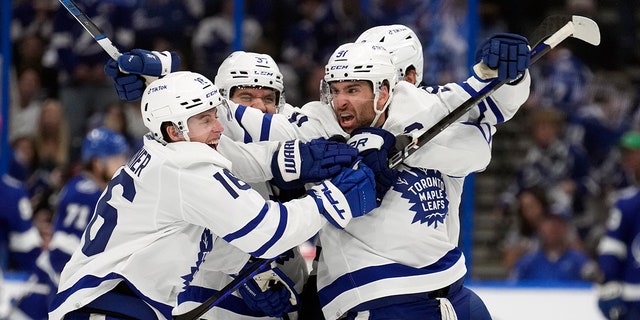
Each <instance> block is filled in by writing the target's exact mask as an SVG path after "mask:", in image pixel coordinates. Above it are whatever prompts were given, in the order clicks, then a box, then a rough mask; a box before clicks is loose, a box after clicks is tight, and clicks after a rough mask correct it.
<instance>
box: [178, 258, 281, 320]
mask: <svg viewBox="0 0 640 320" xmlns="http://www.w3.org/2000/svg"><path fill="white" fill-rule="evenodd" d="M274 260H275V258H273V259H259V260H256V261H255V262H253V264H252V265H250V266H249V267H248V268H247V269H245V271H244V272H242V273H241V274H239V275H238V276H237V277H235V278H234V279H233V280H232V281H231V282H229V283H228V284H227V285H226V286H224V288H222V289H220V291H218V292H216V293H215V294H214V295H212V296H211V297H209V298H208V299H207V300H205V301H204V302H203V303H202V304H200V305H199V306H197V307H196V308H194V309H193V310H191V311H189V312H186V313H183V314H179V315H175V316H173V320H197V319H198V318H200V316H201V315H203V314H205V313H206V312H207V311H209V309H211V308H213V307H214V306H216V305H217V304H218V303H220V301H222V299H224V298H226V297H228V296H229V295H231V294H232V293H233V292H234V291H236V290H238V288H240V286H242V285H243V284H244V283H245V282H247V280H249V278H253V277H254V276H255V275H257V274H258V273H262V272H265V271H267V270H269V269H271V262H273V261H274Z"/></svg>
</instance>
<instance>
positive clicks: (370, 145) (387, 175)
mask: <svg viewBox="0 0 640 320" xmlns="http://www.w3.org/2000/svg"><path fill="white" fill-rule="evenodd" d="M347 143H349V144H350V145H352V146H353V147H355V148H357V149H358V151H359V152H360V153H359V155H360V157H361V158H362V163H364V164H365V165H367V167H369V168H371V170H372V171H373V173H374V174H375V177H376V204H377V206H378V207H379V206H380V204H381V203H382V198H384V195H385V194H386V193H387V191H389V189H390V188H391V186H392V185H393V183H394V182H395V181H396V179H397V178H398V171H397V170H395V169H390V168H389V160H388V157H389V154H390V153H391V154H394V153H395V152H394V147H395V144H396V138H395V136H394V135H393V134H391V133H390V132H389V131H386V130H384V129H380V128H373V127H367V128H358V129H355V130H353V132H352V133H351V138H350V139H349V141H348V142H347Z"/></svg>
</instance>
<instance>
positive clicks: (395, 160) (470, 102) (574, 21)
mask: <svg viewBox="0 0 640 320" xmlns="http://www.w3.org/2000/svg"><path fill="white" fill-rule="evenodd" d="M558 18H559V19H564V20H565V21H566V20H568V21H566V23H564V25H563V26H562V27H560V28H559V29H557V30H556V31H555V32H554V33H553V34H551V35H550V36H548V37H545V38H542V39H540V41H539V42H538V43H537V44H536V45H535V46H534V47H533V48H532V49H531V58H530V63H531V64H533V63H535V62H536V61H538V60H539V59H540V58H541V57H542V56H544V55H545V54H546V53H547V52H549V51H550V50H551V49H553V48H555V47H556V46H557V45H558V44H560V43H561V42H562V41H564V40H565V39H567V38H569V37H571V36H574V37H576V38H578V39H581V40H583V41H586V42H589V43H591V44H593V45H598V44H599V42H600V33H599V30H598V28H597V24H595V22H593V21H591V20H590V19H587V18H584V17H579V16H573V17H572V18H571V17H565V16H562V17H555V16H552V17H549V18H547V19H545V21H543V23H542V24H541V26H540V27H539V28H538V29H543V30H542V31H538V30H537V31H538V32H534V34H535V33H544V34H548V33H545V29H547V28H548V26H546V25H545V22H548V21H553V20H557V19H558ZM584 25H586V26H584ZM593 33H597V34H593ZM505 83H507V80H503V81H499V80H497V79H496V80H493V81H491V82H490V83H489V84H487V85H486V86H485V87H484V88H482V89H481V90H480V91H478V92H477V93H476V94H475V95H474V96H471V97H470V98H469V99H467V100H466V101H465V102H463V103H462V104H461V105H460V106H458V107H456V108H455V109H454V110H453V111H452V112H451V113H449V114H448V115H447V116H445V117H444V118H442V119H441V120H440V121H438V122H437V123H436V124H435V125H433V126H432V127H431V128H429V129H428V130H427V131H425V132H424V133H423V134H422V135H420V136H419V137H417V138H415V139H413V140H412V141H411V142H410V143H409V144H408V145H407V146H405V147H404V149H403V150H400V151H398V152H397V153H396V154H394V155H393V156H392V157H391V158H390V159H389V168H395V167H397V166H399V165H400V164H401V163H402V162H404V160H405V159H406V158H407V157H409V156H410V155H412V154H413V153H415V152H416V151H417V150H418V149H419V148H420V147H422V146H423V145H425V144H426V143H427V142H429V141H430V140H431V139H433V138H434V137H435V136H436V135H438V134H439V133H440V132H442V131H443V130H444V129H446V128H447V127H448V126H449V125H451V124H452V123H453V122H455V121H456V120H458V119H460V117H462V116H463V115H464V114H465V113H467V112H468V111H469V110H471V109H472V108H473V107H474V106H475V105H476V104H478V103H479V102H480V101H482V100H484V99H486V98H487V97H488V96H489V95H491V94H492V93H493V92H494V91H496V90H497V89H498V88H500V87H501V86H503V85H504V84H505Z"/></svg>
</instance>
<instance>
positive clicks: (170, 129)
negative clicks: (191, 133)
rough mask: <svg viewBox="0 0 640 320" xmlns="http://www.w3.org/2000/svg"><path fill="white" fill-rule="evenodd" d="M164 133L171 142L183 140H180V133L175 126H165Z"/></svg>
mask: <svg viewBox="0 0 640 320" xmlns="http://www.w3.org/2000/svg"><path fill="white" fill-rule="evenodd" d="M165 131H166V133H167V136H169V138H170V140H171V141H179V140H184V139H183V138H182V132H180V130H178V128H176V126H174V125H168V126H166V127H165Z"/></svg>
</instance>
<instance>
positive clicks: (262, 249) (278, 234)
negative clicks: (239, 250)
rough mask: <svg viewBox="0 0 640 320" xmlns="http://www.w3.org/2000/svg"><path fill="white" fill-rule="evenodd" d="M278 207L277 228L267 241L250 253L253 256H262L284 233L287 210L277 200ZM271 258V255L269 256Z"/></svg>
mask: <svg viewBox="0 0 640 320" xmlns="http://www.w3.org/2000/svg"><path fill="white" fill-rule="evenodd" d="M277 204H278V207H279V208H280V210H279V211H280V222H279V223H278V228H277V229H276V232H275V233H274V234H273V236H272V237H271V239H269V241H267V243H265V244H264V245H263V246H262V247H260V248H259V249H258V250H256V251H254V252H253V253H252V255H253V256H254V257H261V256H263V255H264V254H265V253H266V252H267V251H268V250H269V249H271V247H272V246H273V244H274V243H276V242H278V240H280V238H282V235H283V234H284V230H285V229H286V227H287V220H288V219H287V218H288V211H287V207H285V206H284V205H283V204H282V203H280V202H277ZM269 258H271V257H269Z"/></svg>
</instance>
